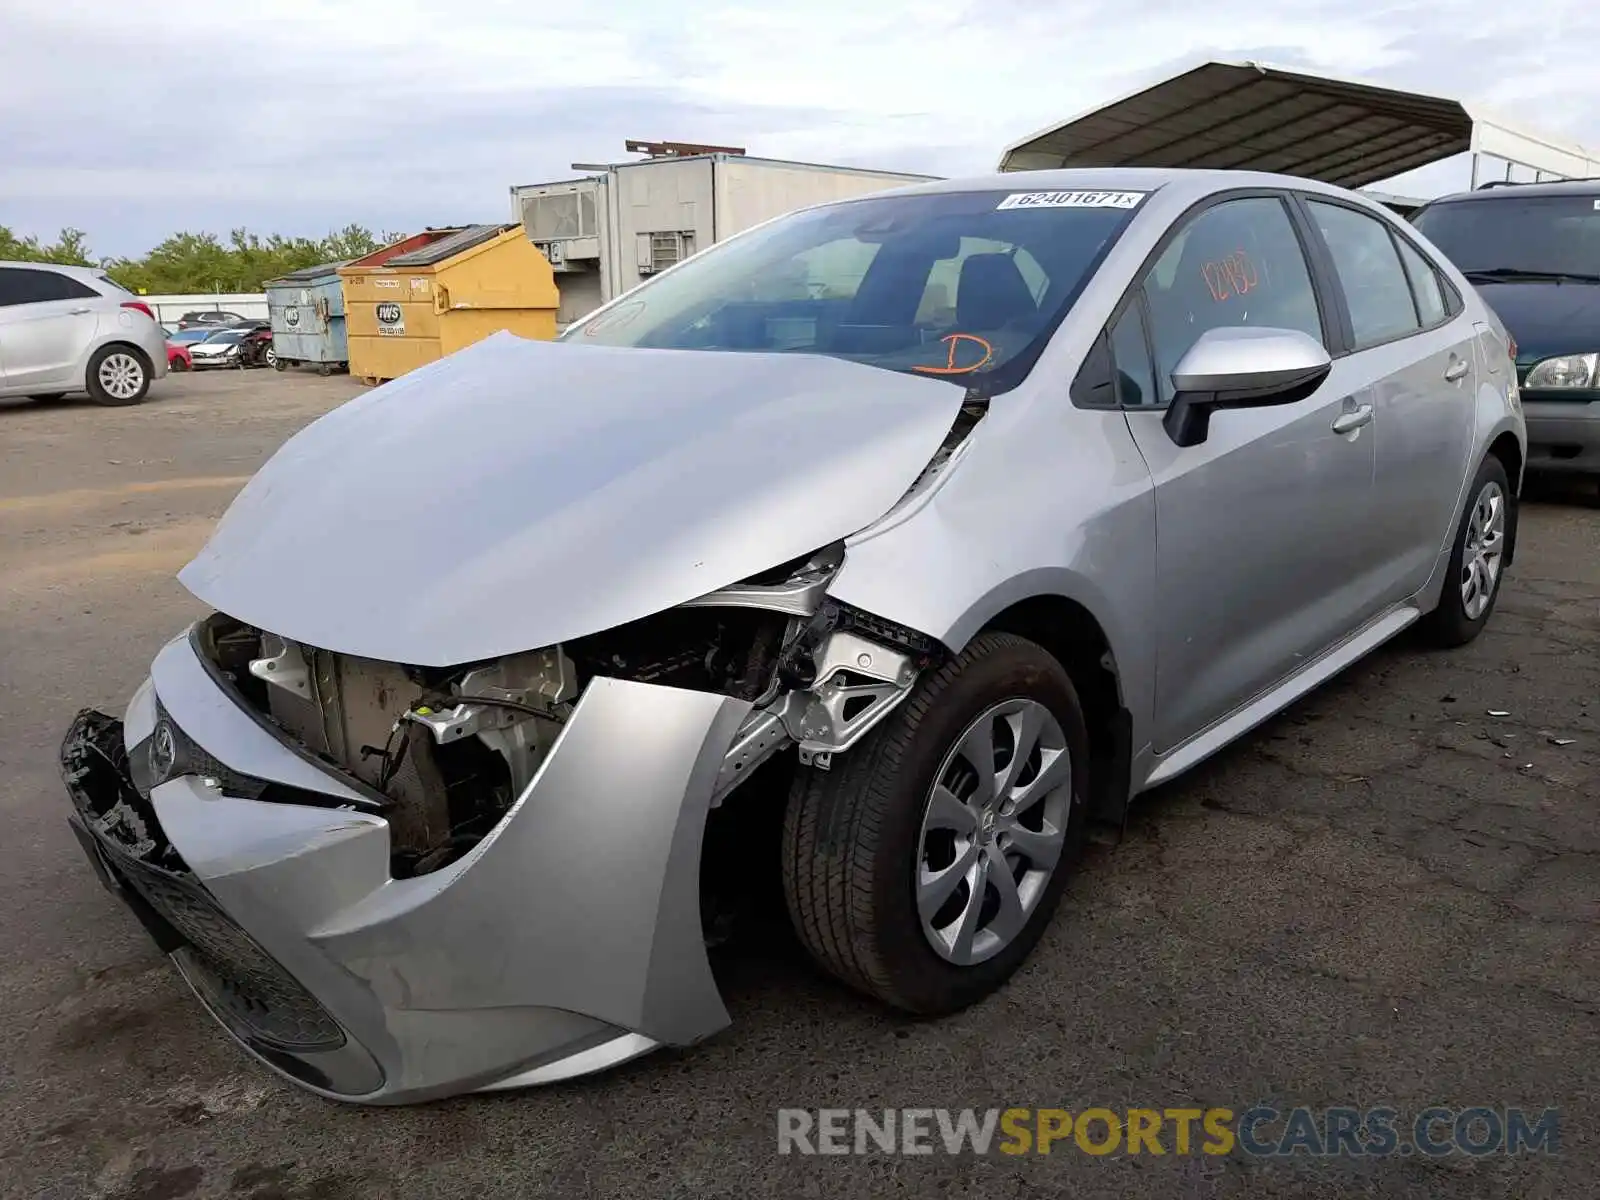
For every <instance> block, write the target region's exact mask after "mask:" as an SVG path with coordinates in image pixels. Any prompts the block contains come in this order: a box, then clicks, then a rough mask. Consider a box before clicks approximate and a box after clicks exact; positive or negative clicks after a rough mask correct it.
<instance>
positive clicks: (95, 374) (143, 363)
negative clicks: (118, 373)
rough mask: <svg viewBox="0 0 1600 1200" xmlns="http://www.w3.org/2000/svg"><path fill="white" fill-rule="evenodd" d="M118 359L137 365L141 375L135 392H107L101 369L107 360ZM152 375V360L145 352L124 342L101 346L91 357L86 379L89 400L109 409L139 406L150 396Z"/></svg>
mask: <svg viewBox="0 0 1600 1200" xmlns="http://www.w3.org/2000/svg"><path fill="white" fill-rule="evenodd" d="M118 357H120V358H125V359H127V360H129V361H130V362H132V363H134V364H137V366H138V369H139V375H140V378H139V380H138V383H137V385H136V387H135V388H134V390H133V391H131V392H127V393H124V394H118V393H114V392H110V391H107V390H106V387H105V385H104V384H102V383H101V382H100V368H101V367H103V366H104V365H105V363H106V360H107V359H111V358H118ZM151 374H152V372H151V369H150V360H149V358H147V357H146V356H145V353H144V351H143V350H140V349H139V348H138V347H137V346H129V345H125V344H124V343H122V342H112V343H111V344H110V345H108V346H101V347H100V349H98V350H96V351H95V352H94V353H93V354H92V355H90V356H89V370H88V371H87V373H86V377H85V379H84V387H85V389H86V390H87V391H88V393H89V399H91V400H93V401H94V402H95V403H96V404H102V405H105V406H106V407H108V408H123V407H125V406H127V405H130V404H138V403H139V402H140V401H141V400H143V399H144V398H145V396H146V395H148V394H149V392H150V378H151Z"/></svg>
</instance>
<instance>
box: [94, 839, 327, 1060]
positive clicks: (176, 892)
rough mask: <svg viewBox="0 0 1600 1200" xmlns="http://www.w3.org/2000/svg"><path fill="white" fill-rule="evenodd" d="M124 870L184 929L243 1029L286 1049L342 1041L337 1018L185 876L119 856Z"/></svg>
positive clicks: (217, 1001)
mask: <svg viewBox="0 0 1600 1200" xmlns="http://www.w3.org/2000/svg"><path fill="white" fill-rule="evenodd" d="M115 865H116V867H117V870H118V873H119V874H121V876H122V877H123V878H124V879H125V880H126V881H127V882H128V883H129V884H130V885H131V886H132V887H133V888H134V889H135V890H136V891H137V892H138V893H139V894H140V895H141V896H143V897H144V898H145V900H146V901H148V902H149V904H150V906H151V907H152V908H154V909H155V910H156V912H157V913H159V914H160V915H161V916H162V917H163V918H165V919H166V920H167V921H168V922H170V923H171V925H172V927H173V928H174V929H176V930H177V931H178V932H179V933H180V934H182V935H183V937H184V938H185V940H187V941H188V943H189V948H190V949H191V950H192V951H193V956H192V961H193V962H194V964H195V965H196V966H198V967H200V968H201V974H202V975H203V978H202V979H197V980H194V981H193V982H196V983H198V984H200V985H202V986H203V988H204V990H205V992H206V999H207V1000H208V1001H210V1002H211V1004H212V1005H213V1006H214V1007H215V1008H217V1010H218V1011H219V1013H220V1014H222V1015H224V1016H226V1017H228V1018H231V1020H232V1021H235V1022H237V1023H238V1025H239V1026H241V1027H242V1028H241V1030H240V1032H241V1033H247V1034H248V1035H250V1036H251V1037H254V1038H256V1039H259V1040H260V1041H262V1042H265V1043H267V1044H268V1045H272V1046H277V1047H279V1048H281V1049H284V1050H290V1051H297V1052H306V1051H312V1050H331V1049H336V1048H338V1047H339V1046H342V1045H344V1040H345V1039H344V1033H343V1031H342V1030H341V1029H340V1028H339V1024H338V1022H336V1021H335V1020H334V1019H333V1017H332V1016H331V1015H330V1014H329V1013H328V1011H327V1010H326V1009H325V1008H323V1007H322V1005H321V1004H319V1003H317V1000H316V997H314V996H312V994H311V993H310V992H308V991H306V989H305V988H303V987H301V986H300V984H299V983H298V982H297V981H296V980H295V978H294V977H293V976H292V975H290V974H289V973H288V972H287V971H285V970H284V969H283V968H282V967H281V966H279V965H278V963H277V962H276V961H275V960H274V959H273V958H272V956H271V955H269V954H268V953H267V952H266V951H265V950H263V949H262V948H261V947H260V946H259V945H258V944H257V943H256V941H255V939H254V938H252V937H251V936H250V935H249V934H248V933H246V932H245V931H244V930H243V929H241V928H240V927H239V926H238V924H236V923H235V922H234V920H233V919H232V918H231V917H229V916H228V915H227V914H226V913H224V912H223V911H222V910H221V909H220V908H218V907H217V905H216V902H215V901H213V900H212V899H211V897H210V896H209V895H207V894H206V892H205V890H204V889H203V888H201V887H200V885H199V884H198V883H196V882H194V880H193V879H191V878H189V877H187V876H186V875H181V874H178V873H176V872H172V871H165V870H162V869H161V868H160V867H154V866H151V865H150V864H148V863H144V862H139V861H137V860H134V859H130V858H128V857H126V856H125V855H117V856H116V863H115Z"/></svg>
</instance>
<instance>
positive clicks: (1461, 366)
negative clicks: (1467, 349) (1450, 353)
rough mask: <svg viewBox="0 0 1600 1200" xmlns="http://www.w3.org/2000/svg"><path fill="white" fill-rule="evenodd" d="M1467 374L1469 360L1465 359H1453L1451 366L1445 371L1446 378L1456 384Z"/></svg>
mask: <svg viewBox="0 0 1600 1200" xmlns="http://www.w3.org/2000/svg"><path fill="white" fill-rule="evenodd" d="M1466 373H1467V360H1466V359H1464V358H1457V359H1453V360H1452V361H1451V363H1450V365H1449V366H1448V367H1446V368H1445V369H1444V377H1445V378H1446V379H1447V380H1449V381H1450V382H1451V383H1454V382H1455V381H1456V380H1458V379H1460V378H1461V377H1462V376H1463V375H1465V374H1466Z"/></svg>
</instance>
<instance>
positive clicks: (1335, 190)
mask: <svg viewBox="0 0 1600 1200" xmlns="http://www.w3.org/2000/svg"><path fill="white" fill-rule="evenodd" d="M1177 185H1182V186H1183V188H1184V189H1185V190H1186V191H1190V192H1193V193H1194V194H1195V195H1197V196H1202V195H1205V194H1206V193H1208V192H1217V191H1224V190H1227V189H1231V188H1249V187H1262V188H1268V187H1270V188H1293V189H1295V190H1297V191H1302V192H1323V193H1326V194H1328V195H1334V196H1355V197H1357V198H1360V199H1366V200H1370V197H1365V196H1362V195H1361V193H1360V192H1352V191H1350V190H1349V189H1347V188H1341V187H1335V186H1334V185H1332V184H1329V183H1323V182H1322V181H1320V180H1317V179H1306V178H1304V177H1302V176H1298V175H1275V174H1270V173H1268V172H1265V171H1220V170H1198V169H1190V168H1181V167H1067V168H1063V169H1058V170H1053V171H997V172H993V173H991V174H988V175H972V176H968V177H965V178H962V179H939V180H934V181H933V182H930V183H917V184H912V185H910V186H908V187H899V188H891V189H889V190H887V191H881V192H869V193H867V194H866V195H864V196H856V197H851V198H850V199H848V200H841V201H837V202H836V203H841V204H849V203H852V202H854V201H856V200H872V199H877V198H879V197H882V196H916V195H928V194H936V193H940V192H988V191H1012V192H1053V191H1072V190H1078V189H1083V190H1089V191H1130V192H1153V191H1155V190H1157V189H1158V188H1165V187H1171V186H1177Z"/></svg>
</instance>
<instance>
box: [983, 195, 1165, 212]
mask: <svg viewBox="0 0 1600 1200" xmlns="http://www.w3.org/2000/svg"><path fill="white" fill-rule="evenodd" d="M1144 197H1145V193H1144V192H1012V193H1011V195H1009V196H1007V197H1006V198H1005V199H1004V200H1002V201H1000V203H999V204H997V205H995V211H997V212H998V211H999V210H1000V209H1002V208H1133V207H1134V206H1135V205H1137V204H1138V203H1139V201H1141V200H1143V199H1144Z"/></svg>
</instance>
